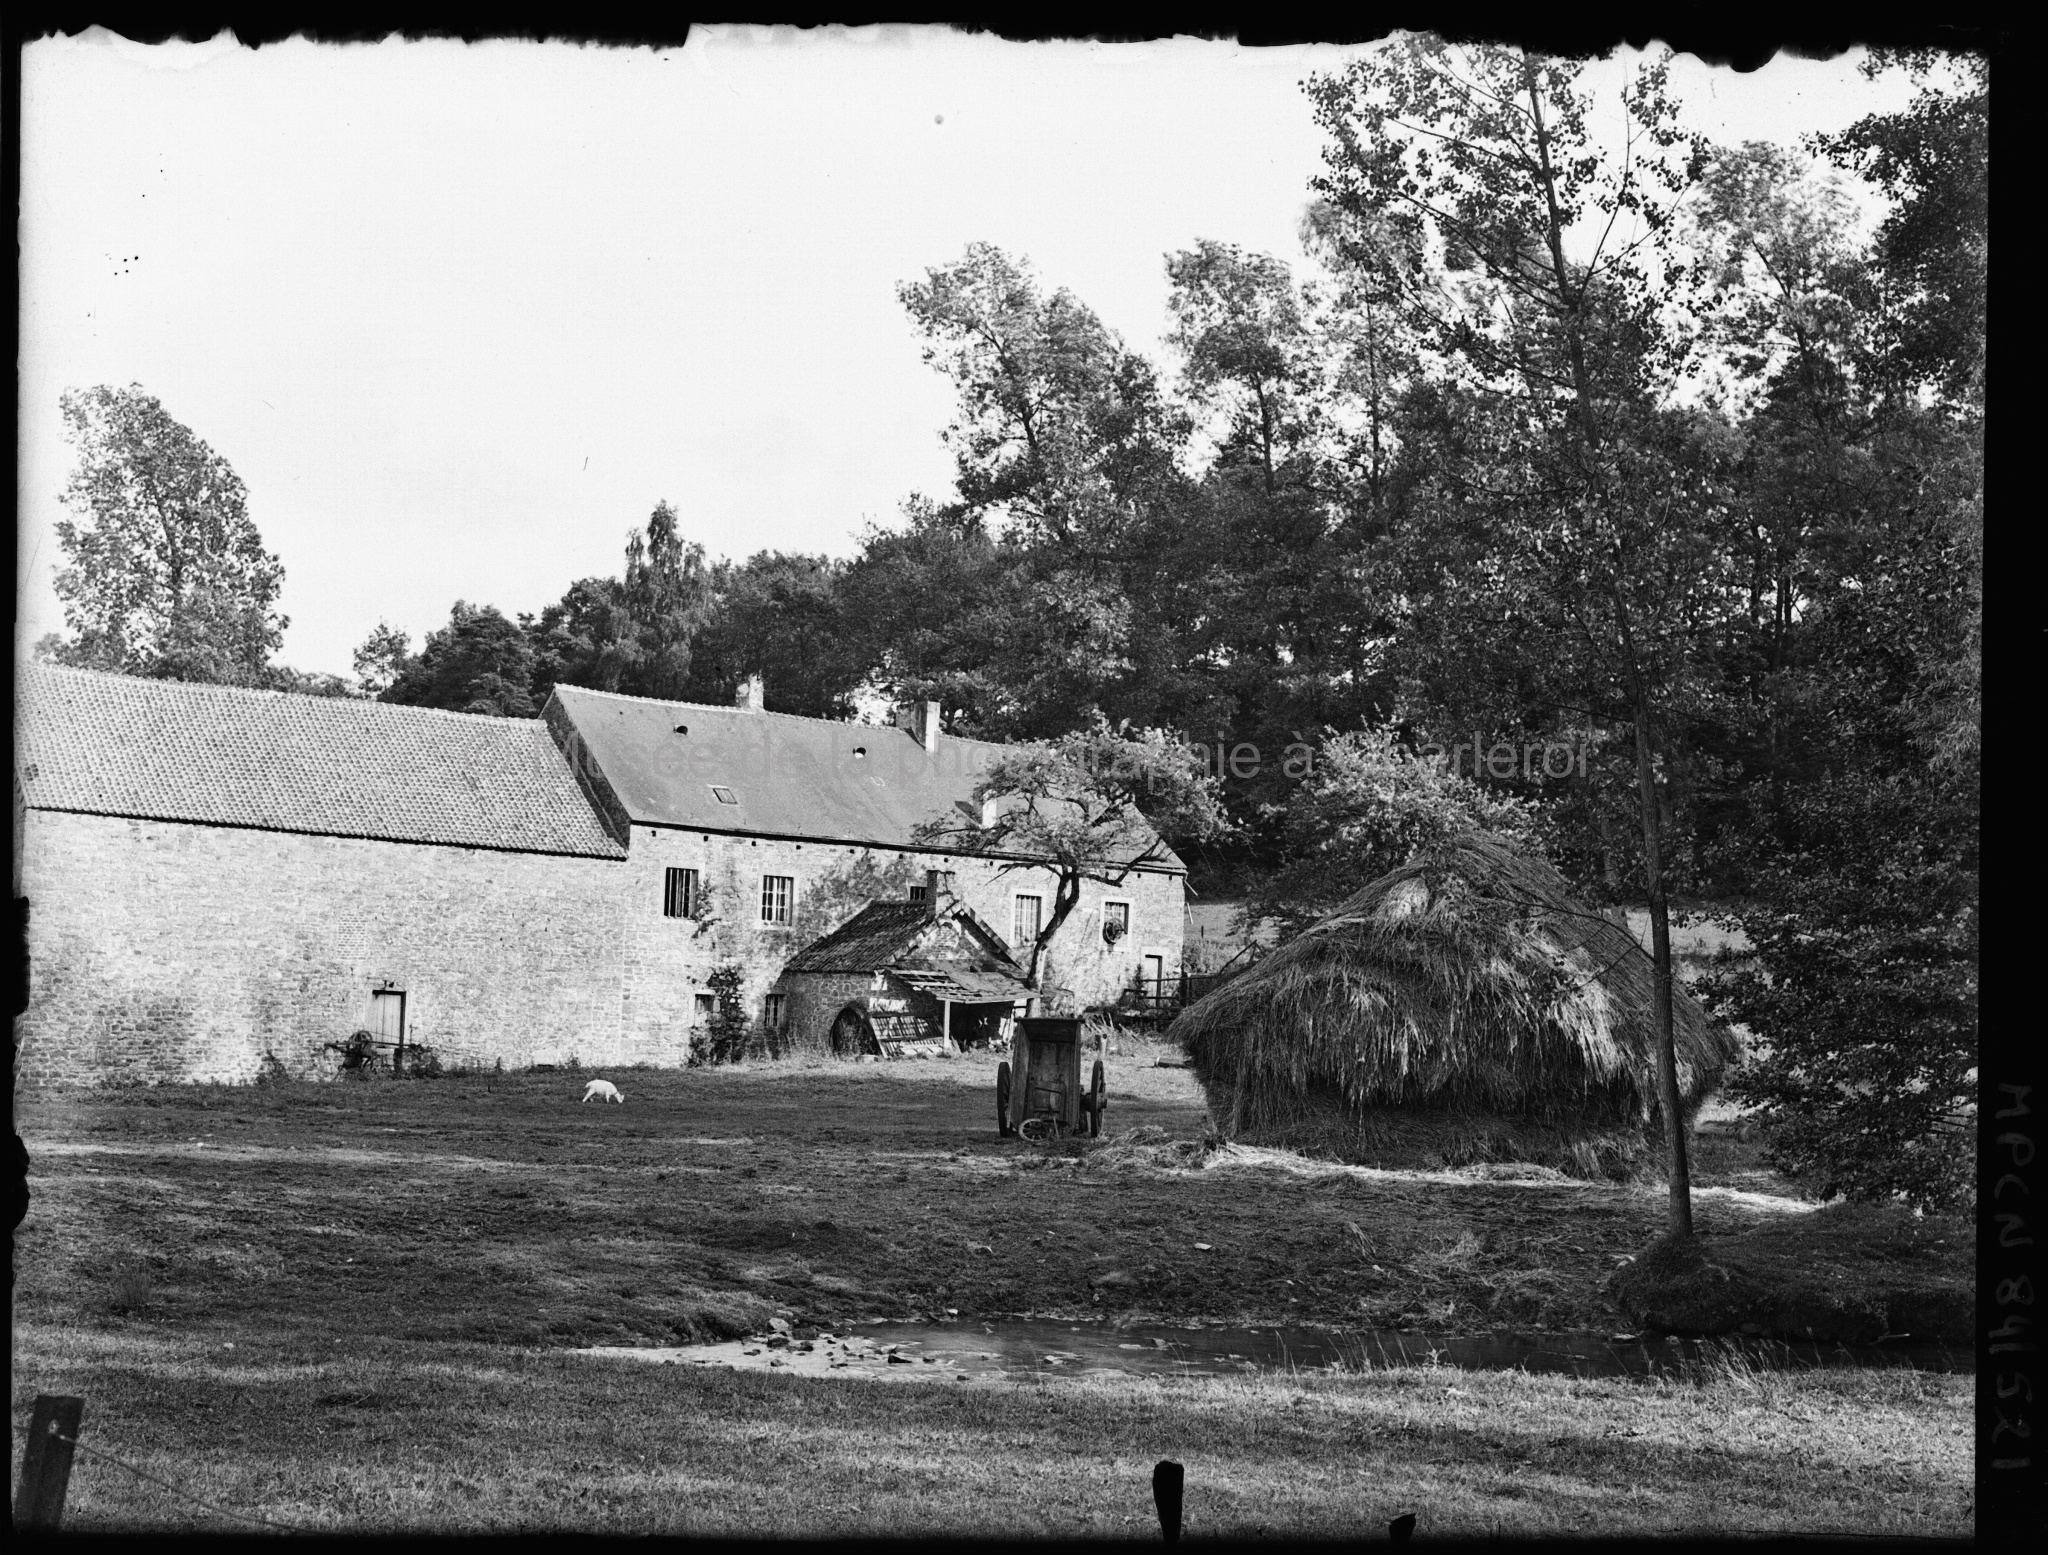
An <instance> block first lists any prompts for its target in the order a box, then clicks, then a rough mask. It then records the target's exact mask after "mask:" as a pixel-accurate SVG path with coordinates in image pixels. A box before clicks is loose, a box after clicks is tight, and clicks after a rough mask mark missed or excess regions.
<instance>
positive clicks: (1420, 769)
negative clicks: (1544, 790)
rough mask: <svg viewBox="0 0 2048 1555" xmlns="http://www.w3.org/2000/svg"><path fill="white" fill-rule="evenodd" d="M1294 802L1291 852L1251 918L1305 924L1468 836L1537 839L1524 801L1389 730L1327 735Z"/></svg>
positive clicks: (1252, 906)
mask: <svg viewBox="0 0 2048 1555" xmlns="http://www.w3.org/2000/svg"><path fill="white" fill-rule="evenodd" d="M1326 733H1327V735H1328V738H1326V739H1325V740H1324V741H1323V744H1322V748H1321V749H1320V750H1319V751H1318V752H1317V753H1316V756H1315V762H1314V765H1313V767H1312V769H1311V770H1310V772H1309V773H1308V775H1307V777H1306V778H1305V780H1304V781H1303V782H1302V783H1301V784H1300V786H1299V787H1298V788H1297V789H1296V790H1295V792H1294V796H1293V800H1292V802H1291V803H1290V804H1289V805H1288V809H1287V821H1286V837H1287V844H1288V857H1287V860H1286V862H1285V863H1284V864H1283V866H1282V867H1281V868H1280V869H1279V870H1278V871H1276V872H1275V873H1274V874H1273V875H1272V876H1271V877H1269V879H1268V880H1267V882H1266V884H1265V887H1264V889H1263V890H1262V891H1261V892H1260V893H1259V894H1258V896H1257V897H1256V898H1254V899H1253V900H1252V901H1250V902H1248V903H1247V907H1246V918H1247V919H1248V921H1249V922H1250V923H1254V924H1256V923H1261V922H1264V921H1267V920H1269V919H1271V920H1277V921H1278V922H1279V923H1280V924H1281V925H1282V926H1283V927H1284V928H1299V927H1301V926H1302V925H1303V924H1305V923H1306V922H1307V921H1308V920H1310V919H1313V918H1317V917H1320V916H1322V915H1323V914H1324V913H1327V912H1329V911H1330V910H1331V909H1333V908H1335V907H1336V906H1337V905H1338V904H1339V903H1340V902H1342V901H1343V900H1344V899H1345V898H1347V897H1349V896H1351V895H1352V894H1353V893H1354V892H1356V891H1358V890H1359V889H1360V888H1361V887H1363V886H1366V885H1368V884H1370V883H1371V882H1372V881H1374V880H1377V879H1378V878H1379V877H1380V876H1382V875H1384V874H1386V873H1388V872H1389V871H1391V870H1394V869H1398V868H1400V866H1402V865H1403V864H1406V863H1407V862H1408V861H1409V860H1410V859H1411V858H1413V857H1415V856H1416V855H1418V854H1419V853H1421V852H1423V851H1424V850H1425V849H1427V848H1431V847H1434V846H1436V845H1437V844H1439V843H1443V842H1448V841H1450V840H1451V839H1453V838H1455V837H1457V836H1460V835H1462V834H1464V833H1467V832H1475V831H1476V832H1487V833H1491V834H1493V835H1495V836H1500V837H1505V838H1508V839H1510V840H1512V841H1514V842H1517V843H1523V844H1527V843H1529V842H1530V841H1532V840H1533V836H1534V832H1535V829H1536V816H1535V813H1534V811H1533V809H1532V807H1531V806H1530V805H1528V804H1527V803H1526V802H1524V801H1522V800H1519V799H1516V798H1513V797H1511V796H1504V795H1500V794H1497V793H1494V792H1492V791H1490V790H1488V789H1487V788H1486V787H1485V786H1483V785H1482V784H1480V783H1478V782H1477V781H1475V780H1474V779H1472V778H1468V777H1465V776H1463V775H1461V774H1459V773H1456V772H1453V771H1451V770H1450V767H1449V765H1448V764H1447V763H1446V762H1445V760H1444V758H1443V757H1441V756H1434V755H1432V756H1424V755H1418V754H1417V753H1415V752H1413V751H1410V750H1408V749H1406V748H1404V747H1403V746H1402V744H1401V742H1400V740H1399V738H1398V736H1397V734H1396V732H1395V731H1394V730H1393V729H1391V728H1385V727H1382V728H1376V729H1361V730H1353V731H1351V732H1348V733H1342V734H1340V733H1338V732H1337V731H1335V730H1330V731H1326Z"/></svg>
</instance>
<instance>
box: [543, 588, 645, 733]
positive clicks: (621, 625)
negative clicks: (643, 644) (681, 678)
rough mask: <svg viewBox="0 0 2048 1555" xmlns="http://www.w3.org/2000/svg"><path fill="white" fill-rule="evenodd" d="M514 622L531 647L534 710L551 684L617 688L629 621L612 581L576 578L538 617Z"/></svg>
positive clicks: (629, 634) (629, 631) (630, 626)
mask: <svg viewBox="0 0 2048 1555" xmlns="http://www.w3.org/2000/svg"><path fill="white" fill-rule="evenodd" d="M519 622H520V625H521V626H522V627H524V628H525V630H526V634H527V638H528V640H529V641H530V642H531V643H532V645H533V700H534V702H535V704H536V705H543V704H545V703H546V701H547V699H548V695H549V693H550V692H552V691H553V690H554V689H555V687H556V686H557V685H569V686H588V687H590V688H592V689H594V690H598V691H616V690H618V689H619V682H620V680H621V679H622V677H623V675H624V672H625V665H626V658H627V651H628V644H629V643H630V641H631V638H632V634H633V622H632V618H631V616H630V615H629V614H628V613H627V610H626V606H625V601H624V598H623V590H622V589H621V587H620V585H619V580H618V579H617V578H579V579H577V580H576V581H575V582H574V583H572V584H570V585H569V587H568V589H567V591H566V592H564V593H563V595H562V597H561V598H560V599H559V600H556V601H555V602H554V603H553V604H551V605H547V606H544V607H543V608H542V610H541V612H540V614H539V615H538V616H527V615H522V616H521V617H520V618H519Z"/></svg>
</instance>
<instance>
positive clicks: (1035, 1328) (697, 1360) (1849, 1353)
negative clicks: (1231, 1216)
mask: <svg viewBox="0 0 2048 1555" xmlns="http://www.w3.org/2000/svg"><path fill="white" fill-rule="evenodd" d="M576 1353H578V1354H583V1355H605V1356H619V1357H623V1358H627V1359H631V1360H640V1361H649V1362H659V1363H666V1364H672V1365H694V1366H729V1367H733V1368H735V1369H738V1370H743V1371H779V1372H782V1373H784V1374H785V1375H800V1376H866V1377H874V1378H877V1379H880V1380H887V1381H906V1382H907V1381H954V1382H958V1383H964V1384H971V1383H976V1382H980V1383H990V1382H1016V1381H1018V1380H1019V1379H1022V1378H1028V1377H1050V1376H1183V1377H1219V1376H1243V1375H1250V1374H1255V1373H1267V1372H1286V1371H1290V1370H1298V1371H1322V1370H1328V1369H1332V1368H1335V1369H1342V1370H1352V1371H1363V1370H1379V1369H1384V1368H1388V1367H1394V1366H1430V1365H1440V1366H1452V1367H1462V1368H1465V1369H1467V1370H1473V1371H1511V1370H1514V1369H1515V1368H1517V1367H1521V1368H1525V1369H1527V1370H1529V1371H1532V1372H1551V1373H1564V1374H1568V1375H1572V1376H1579V1377H1644V1376H1651V1375H1656V1374H1662V1373H1672V1372H1676V1371H1680V1370H1682V1369H1683V1368H1685V1367H1687V1366H1688V1365H1695V1364H1697V1363H1699V1362H1700V1361H1701V1360H1702V1359H1703V1358H1705V1359H1712V1358H1714V1357H1730V1356H1732V1357H1739V1358H1740V1359H1741V1360H1743V1361H1746V1362H1747V1363H1748V1364H1750V1365H1753V1366H1756V1367H1759V1368H1765V1369H1771V1370H1787V1369H1792V1370H1806V1369H1810V1368H1813V1367H1880V1366H1882V1367H1894V1366H1909V1367H1912V1368H1914V1369H1916V1370H1919V1371H1939V1372H1962V1373H1967V1372H1969V1371H1971V1370H1973V1369H1974V1367H1975V1357H1974V1356H1973V1355H1972V1354H1971V1353H1970V1352H1969V1350H1968V1349H1967V1348H1961V1349H1958V1348H1955V1347H1951V1346H1947V1345H1943V1344H1940V1343H1914V1342H1911V1341H1910V1340H1908V1341H1904V1342H1899V1343H1891V1344H1881V1345H1841V1344H1814V1343H1801V1344H1787V1343H1784V1342H1782V1341H1778V1340H1769V1339H1749V1338H1740V1337H1734V1336H1731V1337H1728V1338H1725V1339H1712V1340H1704V1341H1702V1340H1694V1339H1678V1338H1670V1337H1665V1336H1663V1335H1657V1334H1640V1335H1622V1334H1602V1333H1536V1332H1522V1333H1516V1332H1503V1333H1490V1334H1418V1333H1403V1332H1400V1331H1397V1330H1392V1329H1356V1330H1350V1331H1341V1330H1326V1329H1307V1328H1211V1327H1199V1328H1195V1327H1181V1328H1177V1327H1168V1326H1159V1325H1154V1326H1146V1325H1138V1326H1132V1327H1128V1328H1111V1327H1108V1326H1106V1325H1102V1324H1080V1323H1062V1322H1058V1321H1054V1320H1050V1319H1036V1318H1012V1319H1003V1320H996V1321H989V1322H982V1321H978V1320H974V1319H968V1320H963V1321H961V1322H956V1323H855V1324H849V1325H843V1326H842V1327H841V1328H839V1329H838V1330H836V1331H833V1332H829V1333H822V1334H820V1335H819V1336H818V1337H817V1338H816V1339H814V1340H804V1339H793V1338H791V1337H790V1336H789V1335H788V1334H787V1333H771V1334H763V1335H758V1336H754V1337H750V1338H746V1339H733V1340H727V1341H725V1342H724V1343H720V1344H700V1345H672V1346H666V1347H662V1346H642V1345H594V1346H590V1347H588V1348H585V1349H582V1350H580V1351H578V1352H576Z"/></svg>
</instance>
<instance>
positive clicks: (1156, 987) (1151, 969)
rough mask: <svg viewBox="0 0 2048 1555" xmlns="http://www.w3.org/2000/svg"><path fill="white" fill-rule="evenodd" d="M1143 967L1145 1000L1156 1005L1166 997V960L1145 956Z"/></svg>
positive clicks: (1160, 957) (1159, 957)
mask: <svg viewBox="0 0 2048 1555" xmlns="http://www.w3.org/2000/svg"><path fill="white" fill-rule="evenodd" d="M1144 965H1145V971H1144V992H1145V998H1146V1000H1147V1001H1148V1002H1149V1003H1152V1004H1155V1005H1156V1004H1157V1003H1159V1001H1160V1000H1161V999H1162V998H1164V997H1165V995H1166V958H1165V957H1164V956H1147V957H1145V963H1144Z"/></svg>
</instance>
